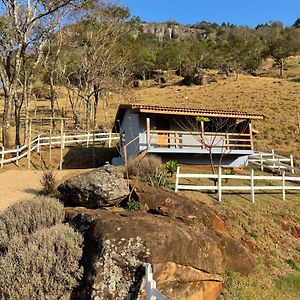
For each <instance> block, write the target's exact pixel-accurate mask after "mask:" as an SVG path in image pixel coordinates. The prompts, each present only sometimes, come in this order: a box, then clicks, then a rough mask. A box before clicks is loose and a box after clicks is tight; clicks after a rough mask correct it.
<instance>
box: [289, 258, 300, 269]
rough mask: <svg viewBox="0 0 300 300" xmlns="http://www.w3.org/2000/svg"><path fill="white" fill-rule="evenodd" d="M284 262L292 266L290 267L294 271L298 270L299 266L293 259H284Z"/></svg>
mask: <svg viewBox="0 0 300 300" xmlns="http://www.w3.org/2000/svg"><path fill="white" fill-rule="evenodd" d="M286 263H287V264H288V265H290V266H291V267H292V269H294V270H296V271H300V267H299V266H298V265H297V264H296V263H295V261H294V260H293V259H286Z"/></svg>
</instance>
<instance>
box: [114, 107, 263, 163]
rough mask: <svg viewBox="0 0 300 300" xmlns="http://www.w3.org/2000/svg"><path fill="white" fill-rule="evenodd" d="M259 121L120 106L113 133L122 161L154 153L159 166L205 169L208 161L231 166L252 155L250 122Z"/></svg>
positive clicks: (236, 114)
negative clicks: (161, 163) (176, 164)
mask: <svg viewBox="0 0 300 300" xmlns="http://www.w3.org/2000/svg"><path fill="white" fill-rule="evenodd" d="M263 117H264V116H263V115H262V114H254V113H247V112H242V111H230V110H215V109H203V108H183V107H167V106H151V105H139V104H121V105H119V107H118V110H117V114H116V118H115V124H114V132H119V133H120V134H122V136H123V141H122V145H121V148H122V154H123V158H124V160H125V161H126V160H127V159H129V158H132V157H135V156H138V155H146V154H155V155H158V156H160V157H161V158H162V159H163V160H164V161H167V160H176V161H178V162H180V163H184V164H209V163H210V161H211V160H212V159H213V161H214V163H215V164H218V165H223V166H232V167H234V166H240V165H243V164H244V163H245V161H246V159H247V156H248V155H251V154H253V152H254V145H253V137H254V135H255V134H257V131H256V130H255V129H254V128H253V126H252V121H253V120H261V119H263Z"/></svg>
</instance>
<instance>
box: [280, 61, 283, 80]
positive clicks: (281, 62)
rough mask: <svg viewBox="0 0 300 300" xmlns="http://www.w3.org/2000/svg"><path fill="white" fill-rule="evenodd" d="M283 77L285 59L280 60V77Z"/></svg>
mask: <svg viewBox="0 0 300 300" xmlns="http://www.w3.org/2000/svg"><path fill="white" fill-rule="evenodd" d="M282 76H283V59H280V77H282Z"/></svg>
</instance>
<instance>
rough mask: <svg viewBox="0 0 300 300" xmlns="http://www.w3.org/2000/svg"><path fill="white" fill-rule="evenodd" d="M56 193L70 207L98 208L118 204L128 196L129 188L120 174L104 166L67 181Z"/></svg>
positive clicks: (108, 166)
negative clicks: (59, 194) (70, 205)
mask: <svg viewBox="0 0 300 300" xmlns="http://www.w3.org/2000/svg"><path fill="white" fill-rule="evenodd" d="M58 191H59V192H60V193H61V195H62V200H63V201H65V202H68V203H70V204H72V205H77V206H84V207H87V208H99V207H106V206H112V205H115V204H118V203H120V202H121V201H122V200H123V199H124V198H125V197H126V196H127V195H128V194H129V187H128V183H127V181H126V180H125V179H124V177H123V174H122V173H121V172H117V171H115V170H114V169H113V167H112V166H110V165H106V166H104V167H101V168H98V169H95V170H93V171H91V172H87V173H83V174H80V175H78V176H75V177H72V178H70V179H68V180H67V181H65V182H64V183H62V184H61V185H60V186H59V187H58Z"/></svg>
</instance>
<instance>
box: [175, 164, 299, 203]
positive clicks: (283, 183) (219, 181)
mask: <svg viewBox="0 0 300 300" xmlns="http://www.w3.org/2000/svg"><path fill="white" fill-rule="evenodd" d="M180 178H194V179H195V178H197V179H213V180H215V181H216V182H217V185H213V186H212V185H209V186H207V185H193V184H180V183H179V181H180ZM223 179H226V180H228V179H236V180H247V181H248V182H249V183H250V185H238V186H228V185H223V182H222V180H223ZM256 180H262V181H263V180H272V181H273V180H274V181H279V182H280V183H281V184H280V185H277V186H268V185H255V181H256ZM287 182H293V183H300V177H287V176H286V175H285V171H283V172H282V175H281V176H262V175H254V170H253V169H252V170H251V172H250V174H249V175H225V174H222V169H221V168H219V169H218V174H184V173H180V167H178V168H177V173H176V182H175V192H176V193H177V192H178V191H179V190H194V191H195V190H196V191H201V190H210V191H217V192H218V200H219V202H221V200H222V192H223V191H250V192H251V201H252V202H253V203H254V202H255V191H258V190H261V191H263V190H268V191H275V190H281V191H282V198H283V200H285V199H286V191H288V190H298V191H300V186H295V185H286V183H287Z"/></svg>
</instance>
